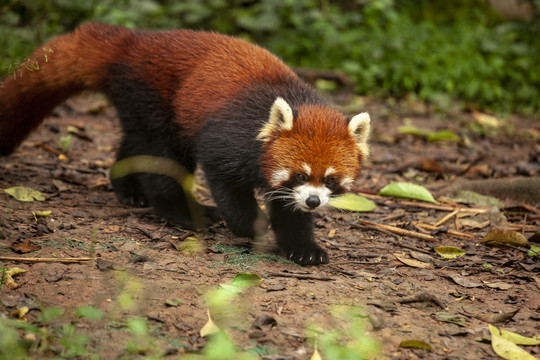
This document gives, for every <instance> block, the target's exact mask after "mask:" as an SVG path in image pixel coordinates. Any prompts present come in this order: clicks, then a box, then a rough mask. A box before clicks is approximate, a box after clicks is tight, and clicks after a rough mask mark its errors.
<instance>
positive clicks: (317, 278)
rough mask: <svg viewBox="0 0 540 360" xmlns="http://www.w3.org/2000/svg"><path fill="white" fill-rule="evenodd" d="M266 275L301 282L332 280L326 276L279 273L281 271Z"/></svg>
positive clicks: (269, 272) (270, 272) (268, 272)
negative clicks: (294, 279) (300, 280)
mask: <svg viewBox="0 0 540 360" xmlns="http://www.w3.org/2000/svg"><path fill="white" fill-rule="evenodd" d="M266 273H267V274H268V275H273V276H281V277H292V278H296V279H302V280H322V281H330V280H334V279H332V278H331V277H328V275H314V274H313V275H312V274H294V273H288V272H281V271H267V272H266Z"/></svg>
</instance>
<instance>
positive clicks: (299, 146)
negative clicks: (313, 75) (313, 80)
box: [262, 105, 361, 182]
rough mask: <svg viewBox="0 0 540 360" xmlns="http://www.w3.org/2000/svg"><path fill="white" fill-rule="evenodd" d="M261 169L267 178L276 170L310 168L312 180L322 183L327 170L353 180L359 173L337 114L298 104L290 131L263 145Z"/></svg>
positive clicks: (355, 153) (352, 147)
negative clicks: (332, 170)
mask: <svg viewBox="0 0 540 360" xmlns="http://www.w3.org/2000/svg"><path fill="white" fill-rule="evenodd" d="M265 146H266V147H265V149H264V151H263V159H262V170H263V173H264V175H265V177H266V178H267V179H268V178H270V177H271V175H272V173H273V172H274V171H276V170H278V169H289V170H292V171H296V172H303V171H304V170H303V167H302V164H303V163H306V164H308V165H310V166H311V168H312V178H313V179H314V180H315V181H316V182H322V179H323V178H324V174H325V171H326V170H327V169H328V168H329V167H333V168H334V169H335V170H336V174H337V175H339V176H340V177H341V178H344V177H350V178H352V179H356V178H357V177H358V175H359V173H360V164H361V158H360V152H359V151H358V148H357V146H356V143H355V141H354V140H353V138H352V137H351V135H350V134H349V131H348V129H347V121H346V119H345V118H344V117H343V115H342V114H341V113H339V112H338V111H336V110H333V109H331V108H328V107H324V106H321V105H302V106H300V107H299V109H298V117H297V118H296V119H295V122H294V124H293V128H292V129H291V130H289V131H283V132H281V134H279V136H277V135H276V136H275V137H274V138H272V139H271V140H270V141H269V142H268V144H267V145H265Z"/></svg>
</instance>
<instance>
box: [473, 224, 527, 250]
mask: <svg viewBox="0 0 540 360" xmlns="http://www.w3.org/2000/svg"><path fill="white" fill-rule="evenodd" d="M480 243H481V244H483V245H489V246H520V247H526V248H528V247H529V246H530V244H529V241H528V240H527V238H526V237H525V236H523V234H520V233H518V232H516V231H513V230H508V229H493V230H491V231H490V232H488V233H487V234H486V236H484V238H483V239H482V241H481V242H480Z"/></svg>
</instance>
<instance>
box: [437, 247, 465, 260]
mask: <svg viewBox="0 0 540 360" xmlns="http://www.w3.org/2000/svg"><path fill="white" fill-rule="evenodd" d="M433 250H435V252H436V253H437V254H439V255H441V256H442V257H443V258H445V259H456V258H458V257H461V256H463V255H465V254H466V253H465V251H463V250H461V249H460V248H457V247H453V246H437V247H436V248H434V249H433Z"/></svg>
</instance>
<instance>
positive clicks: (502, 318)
mask: <svg viewBox="0 0 540 360" xmlns="http://www.w3.org/2000/svg"><path fill="white" fill-rule="evenodd" d="M518 311H519V309H517V310H515V311H510V312H498V313H494V314H480V315H478V318H479V319H480V320H483V321H485V322H488V323H491V324H497V323H503V322H506V321H508V320H510V319H511V318H513V317H514V316H515V315H516V314H517V312H518Z"/></svg>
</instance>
